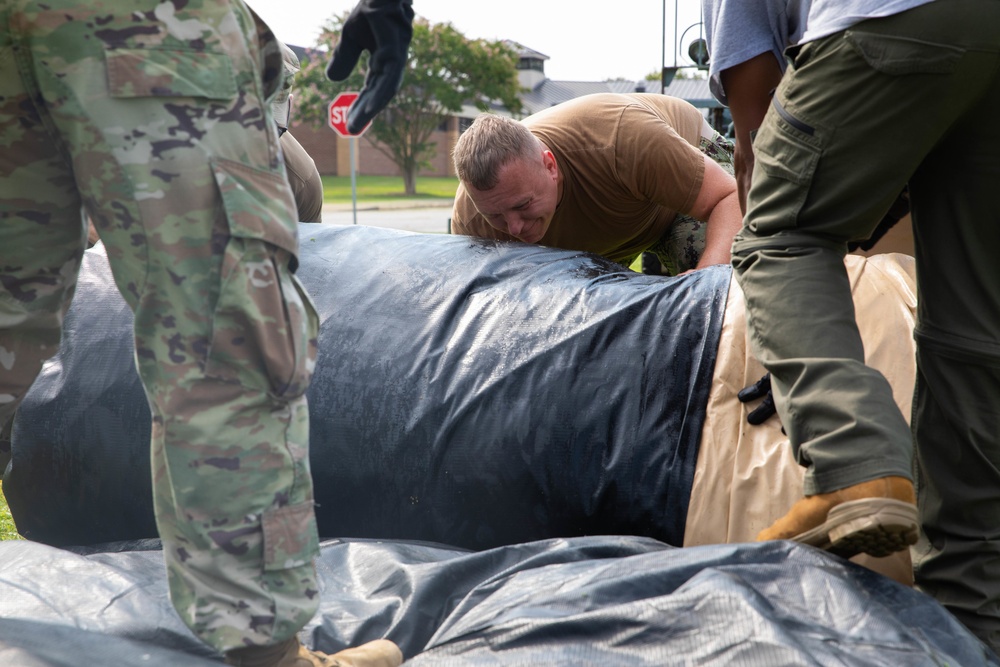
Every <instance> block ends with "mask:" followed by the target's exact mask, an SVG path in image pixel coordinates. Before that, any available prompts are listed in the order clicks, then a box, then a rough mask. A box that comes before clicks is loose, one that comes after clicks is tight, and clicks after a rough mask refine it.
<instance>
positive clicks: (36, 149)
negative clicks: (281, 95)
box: [0, 0, 401, 665]
mask: <svg viewBox="0 0 1000 667" xmlns="http://www.w3.org/2000/svg"><path fill="white" fill-rule="evenodd" d="M281 72H282V58H281V51H280V50H279V48H278V44H277V42H276V40H275V39H274V37H273V35H271V34H270V32H269V31H268V30H267V29H266V26H264V25H260V26H258V27H255V22H254V19H253V16H252V14H251V12H250V11H249V10H248V8H247V7H246V6H245V5H243V4H242V3H241V2H239V0H192V1H190V2H186V3H181V2H177V3H174V2H170V1H167V2H161V1H160V0H93V1H92V2H90V3H80V2H70V1H67V0H49V1H47V2H44V3H43V2H39V1H36V0H0V365H2V366H3V371H2V373H0V424H5V423H7V422H8V421H9V419H10V418H11V416H12V415H13V413H14V410H15V409H16V408H17V405H18V403H19V401H20V399H21V397H22V396H23V395H24V393H25V391H26V390H27V389H28V387H29V386H30V385H31V383H32V381H33V380H34V378H35V376H36V375H37V374H38V373H39V371H40V369H41V366H42V363H43V362H44V361H45V360H46V359H47V358H49V357H51V356H52V355H53V354H55V352H56V351H57V349H58V346H59V340H60V325H61V321H62V314H63V313H64V312H65V310H66V308H67V306H68V304H69V301H70V299H71V298H72V295H73V291H74V287H75V284H76V277H77V272H78V269H79V266H80V262H81V257H82V253H83V249H84V247H85V241H86V237H87V227H86V224H85V217H84V216H83V215H81V209H83V210H85V211H86V213H87V214H89V215H90V217H91V218H92V219H93V221H94V223H95V226H96V228H97V230H98V231H99V233H100V235H101V238H102V239H103V241H104V243H105V245H106V247H107V253H108V258H109V260H110V263H111V267H112V270H113V273H114V277H115V281H116V283H117V285H118V288H119V289H120V290H121V292H122V294H123V295H124V297H125V299H126V301H127V302H128V303H129V305H130V307H131V308H132V309H133V311H134V313H135V349H136V363H137V367H138V370H139V375H140V377H141V378H142V382H143V385H144V386H145V388H146V392H147V396H148V399H149V404H150V409H151V411H152V415H153V432H152V468H153V487H154V496H155V497H154V503H155V508H156V520H157V525H158V528H159V531H160V536H161V538H162V542H163V553H164V558H165V560H166V565H167V569H168V579H169V586H170V596H171V599H172V601H173V603H174V606H175V607H176V608H177V611H178V613H179V614H180V616H181V618H183V619H184V621H185V623H187V624H188V625H189V626H190V627H191V629H192V630H193V631H194V632H195V634H197V635H198V636H199V637H200V638H201V639H203V640H204V641H205V642H206V643H208V644H210V645H211V646H213V647H215V648H216V649H218V650H220V651H223V652H227V659H228V660H229V661H230V662H231V663H233V664H247V665H249V664H253V665H257V664H260V665H279V664H280V665H294V664H301V665H310V664H340V663H337V662H335V661H334V660H333V658H331V657H328V656H325V655H323V654H319V653H313V652H311V651H308V650H306V649H304V648H302V647H300V645H299V643H298V639H297V637H296V633H297V632H298V630H299V629H300V628H302V626H303V625H304V624H305V623H306V622H307V621H308V620H309V619H310V618H311V617H312V615H313V614H314V612H315V610H316V608H317V604H318V591H317V588H316V580H315V571H314V564H313V556H314V555H315V554H316V552H317V547H318V540H317V533H316V525H315V519H314V515H313V506H312V505H313V495H312V481H311V477H310V473H309V466H308V412H307V407H306V399H305V396H304V392H305V390H306V388H307V385H308V382H309V379H310V374H311V371H312V368H313V365H314V363H315V355H316V341H315V337H316V334H317V319H316V315H315V313H314V311H313V308H312V305H311V303H310V300H309V298H308V296H307V295H306V293H305V292H304V291H303V289H302V287H301V286H300V284H299V283H298V281H297V279H296V278H295V276H294V273H293V272H294V270H295V267H296V252H297V235H296V234H297V225H296V223H295V221H296V220H297V215H296V212H295V205H294V202H293V200H292V194H291V191H290V189H289V185H288V182H287V180H286V179H285V175H284V171H283V166H282V156H281V152H280V149H279V145H278V137H277V133H276V132H275V126H274V120H273V118H272V116H271V112H270V109H269V104H268V101H269V99H270V98H271V97H272V95H273V94H274V92H275V91H276V90H277V88H278V86H279V85H280V83H281V76H282V74H281ZM247 647H249V648H247ZM234 649H236V650H234ZM352 651H354V652H353V653H352V652H351V651H348V652H345V655H343V656H340V654H338V656H340V659H343V660H344V661H346V662H348V663H349V664H365V665H367V664H380V665H381V664H387V665H388V664H398V662H399V661H400V660H401V655H400V654H399V651H398V649H397V648H396V647H395V645H393V644H392V643H391V642H386V641H379V642H375V643H373V644H372V645H366V646H365V647H361V649H360V652H358V651H359V649H353V650H352ZM297 661H299V662H297Z"/></svg>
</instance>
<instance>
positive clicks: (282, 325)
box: [206, 159, 319, 400]
mask: <svg viewBox="0 0 1000 667" xmlns="http://www.w3.org/2000/svg"><path fill="white" fill-rule="evenodd" d="M212 167H213V170H214V172H215V177H216V180H217V182H218V185H219V189H220V191H221V192H222V199H223V203H224V205H225V208H226V216H227V218H228V220H229V232H230V238H229V241H228V243H227V245H226V250H225V253H224V256H223V261H222V268H221V287H220V292H219V298H218V303H217V305H216V308H215V313H214V316H213V321H212V339H211V343H210V349H209V353H208V358H207V361H206V373H207V374H208V375H210V376H212V377H216V378H219V379H223V380H230V381H234V382H238V383H240V384H241V385H242V386H245V387H254V388H257V389H261V390H263V391H266V392H267V393H269V394H270V395H271V396H274V397H275V398H278V399H286V400H290V399H293V398H297V397H299V396H302V395H303V394H304V393H305V391H306V388H307V387H308V385H309V379H310V377H311V375H312V370H313V368H314V366H315V364H316V336H317V333H318V328H319V324H318V318H317V315H316V310H315V308H314V307H313V304H312V300H311V299H310V298H309V295H308V294H307V293H306V291H305V289H304V288H303V287H302V284H301V283H300V282H299V280H298V278H296V277H295V275H294V274H293V271H294V269H295V268H296V266H297V263H298V260H297V258H296V252H297V245H298V241H297V236H296V228H295V224H296V223H294V222H292V220H294V218H295V214H294V211H295V207H294V205H293V204H292V203H291V195H290V193H289V192H288V186H287V183H286V182H285V181H284V179H282V178H281V177H280V176H278V175H276V174H272V173H269V172H264V171H260V170H256V169H252V168H250V167H247V166H245V165H242V164H239V163H235V162H231V161H228V160H218V159H217V160H215V161H213V164H212ZM275 221H277V224H276V222H275Z"/></svg>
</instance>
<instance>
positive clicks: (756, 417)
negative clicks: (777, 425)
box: [736, 373, 777, 426]
mask: <svg viewBox="0 0 1000 667" xmlns="http://www.w3.org/2000/svg"><path fill="white" fill-rule="evenodd" d="M761 396H763V397H764V400H763V401H761V402H760V405H758V406H757V407H756V408H754V409H753V410H751V411H750V414H748V415H747V422H749V423H750V424H752V425H753V426H758V425H760V424H763V423H764V422H766V421H767V420H768V419H770V418H771V415H773V414H774V413H776V412H777V410H775V408H774V394H772V393H771V374H770V373H767V374H766V375H764V377H762V378H761V379H759V380H757V381H756V382H754V383H753V384H752V385H750V386H749V387H744V388H743V389H741V390H740V392H739V393H738V394H736V397H737V398H738V399H740V402H741V403H749V402H750V401H755V400H757V399H758V398H760V397H761Z"/></svg>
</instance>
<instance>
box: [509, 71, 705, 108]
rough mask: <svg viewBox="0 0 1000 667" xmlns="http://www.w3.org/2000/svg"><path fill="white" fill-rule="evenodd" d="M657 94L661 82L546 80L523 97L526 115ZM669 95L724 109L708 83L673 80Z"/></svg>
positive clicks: (660, 90)
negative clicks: (597, 98)
mask: <svg viewBox="0 0 1000 667" xmlns="http://www.w3.org/2000/svg"><path fill="white" fill-rule="evenodd" d="M635 92H644V93H656V94H660V93H661V92H662V86H661V85H660V82H659V81H626V80H613V81H553V80H552V79H545V80H544V81H542V82H541V83H540V84H539V85H538V86H536V87H535V89H534V90H531V91H528V92H526V93H523V94H522V95H521V102H522V103H523V104H524V115H526V116H527V115H530V114H533V113H535V112H537V111H541V110H542V109H547V108H548V107H551V106H555V105H556V104H560V103H562V102H566V101H567V100H571V99H573V98H576V97H580V96H582V95H590V94H592V93H635ZM666 94H667V95H670V96H672V97H679V98H681V99H682V100H686V101H688V102H690V103H691V104H693V105H694V106H696V107H698V108H702V109H704V108H715V107H721V106H722V105H721V104H720V103H719V101H718V100H716V99H715V98H714V97H712V93H711V92H710V91H709V89H708V80H707V79H674V80H673V81H671V82H670V85H669V86H667V90H666Z"/></svg>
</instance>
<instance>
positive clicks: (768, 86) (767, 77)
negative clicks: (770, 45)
mask: <svg viewBox="0 0 1000 667" xmlns="http://www.w3.org/2000/svg"><path fill="white" fill-rule="evenodd" d="M719 77H720V78H721V80H722V87H723V88H724V89H725V91H726V98H727V99H728V100H729V112H730V113H731V114H732V116H733V126H734V128H735V130H736V150H735V151H734V153H733V161H734V166H735V168H736V185H737V189H738V192H739V203H740V210H741V211H742V212H744V213H745V212H746V209H747V192H749V191H750V176H751V174H753V163H754V158H753V146H752V144H751V141H750V133H751V132H753V131H755V130H756V129H757V128H759V127H760V124H761V122H762V121H763V120H764V114H765V113H767V108H768V106H770V104H771V92H772V91H773V90H774V89H775V88H777V86H778V82H779V81H781V67H780V65H779V64H778V62H777V61H776V60H775V59H774V55H773V54H772V53H770V52H767V53H761V54H759V55H756V56H754V57H753V58H751V59H750V60H745V61H743V62H742V63H740V64H739V65H734V66H733V67H730V68H728V69H724V70H722V71H721V72H720V73H719Z"/></svg>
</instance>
